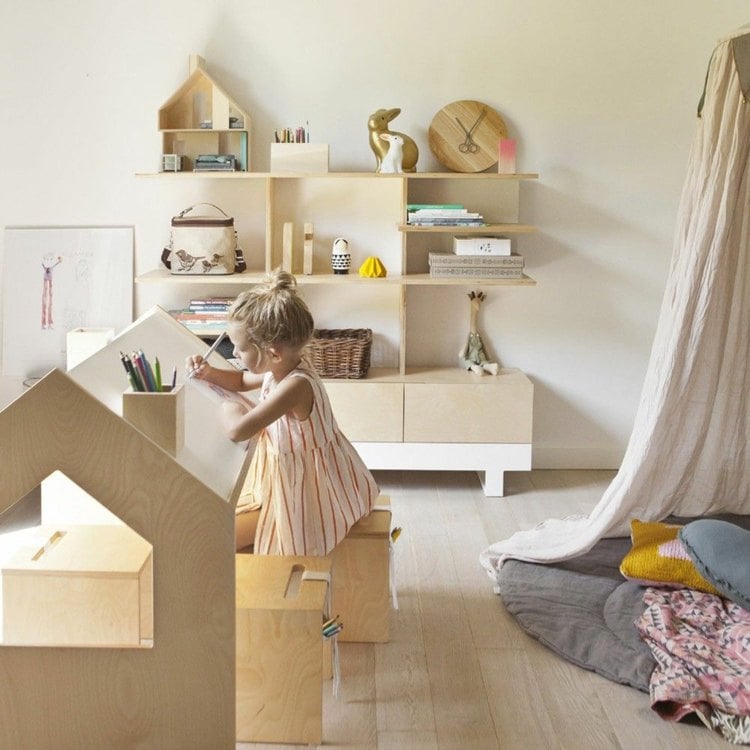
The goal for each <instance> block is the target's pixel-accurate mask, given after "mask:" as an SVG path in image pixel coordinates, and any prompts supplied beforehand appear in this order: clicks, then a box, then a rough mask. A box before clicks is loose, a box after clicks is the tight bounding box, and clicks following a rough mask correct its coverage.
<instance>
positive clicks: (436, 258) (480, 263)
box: [429, 253, 523, 279]
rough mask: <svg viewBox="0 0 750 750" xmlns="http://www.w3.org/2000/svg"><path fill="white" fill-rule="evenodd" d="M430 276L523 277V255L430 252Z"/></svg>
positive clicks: (443, 277) (440, 277)
mask: <svg viewBox="0 0 750 750" xmlns="http://www.w3.org/2000/svg"><path fill="white" fill-rule="evenodd" d="M429 263H430V276H431V277H433V278H436V279H447V278H453V277H461V276H464V277H471V278H480V279H520V278H522V277H523V256H522V255H518V254H517V253H512V254H511V255H499V254H482V255H465V254H456V253H430V255H429Z"/></svg>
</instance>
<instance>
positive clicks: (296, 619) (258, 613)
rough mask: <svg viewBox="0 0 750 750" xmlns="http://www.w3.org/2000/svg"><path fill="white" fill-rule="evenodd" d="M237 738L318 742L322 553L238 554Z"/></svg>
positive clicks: (326, 569) (324, 587) (326, 563)
mask: <svg viewBox="0 0 750 750" xmlns="http://www.w3.org/2000/svg"><path fill="white" fill-rule="evenodd" d="M236 560H237V563H236V564H237V580H236V590H237V593H236V600H237V653H236V663H237V741H238V742H272V743H307V744H320V743H321V742H322V737H323V678H324V666H323V665H324V659H323V656H324V652H323V634H322V626H323V621H324V615H325V600H326V594H327V591H328V583H327V582H326V581H308V580H302V575H303V574H304V572H305V571H315V572H318V573H325V574H328V575H330V573H331V561H330V560H329V559H328V558H327V557H291V556H290V557H286V556H280V555H247V554H238V555H236Z"/></svg>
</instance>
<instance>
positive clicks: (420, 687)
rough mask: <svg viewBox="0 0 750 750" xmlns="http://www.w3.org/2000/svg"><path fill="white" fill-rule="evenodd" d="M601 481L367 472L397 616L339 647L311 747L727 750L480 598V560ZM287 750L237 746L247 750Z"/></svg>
mask: <svg viewBox="0 0 750 750" xmlns="http://www.w3.org/2000/svg"><path fill="white" fill-rule="evenodd" d="M612 476H613V473H612V472H605V471H534V472H529V473H527V472H524V473H520V472H519V473H510V474H506V493H507V494H506V497H504V498H495V499H488V498H485V497H484V495H483V494H482V492H481V489H480V486H479V481H478V479H477V477H476V475H474V474H470V473H463V472H455V473H454V472H434V473H433V472H379V473H378V474H377V479H378V482H379V484H380V487H381V491H382V492H383V494H388V495H390V496H391V503H392V506H393V523H394V525H398V526H402V527H403V534H402V535H401V537H400V538H399V539H398V541H397V542H396V544H395V560H396V574H397V580H398V600H399V609H398V611H395V612H393V620H392V637H391V641H390V643H387V644H349V643H342V644H341V647H340V648H341V673H342V684H341V690H340V694H339V697H338V698H336V699H334V698H333V697H332V696H331V695H330V692H331V691H330V683H328V684H327V685H326V691H325V693H326V697H325V704H324V729H323V736H324V740H325V741H324V745H323V747H337V748H378V749H379V750H392V749H394V748H399V749H401V750H433V749H435V748H439V749H440V750H454V749H455V750H484V749H485V748H486V749H487V750H490V749H491V748H504V749H508V750H516V749H519V750H536V749H537V748H539V749H540V750H542V749H544V750H546V748H564V749H565V750H607V749H608V748H626V749H628V750H629V749H630V748H632V749H633V750H636V749H637V750H641V748H649V750H653V749H655V748H669V750H673V749H675V750H679V749H684V750H688V749H690V750H693V749H695V750H699V749H701V750H702V749H704V748H727V747H729V745H728V743H727V742H725V741H724V740H722V739H721V738H720V737H718V736H717V735H714V734H712V733H711V732H710V731H709V730H708V729H706V728H704V727H703V726H702V725H700V724H689V725H686V724H670V723H667V722H665V721H663V720H662V719H660V718H658V717H657V716H656V714H654V713H653V712H652V711H651V709H650V708H649V705H648V696H647V695H646V694H645V693H641V692H638V691H637V690H634V689H632V688H629V687H625V686H622V685H618V684H615V683H613V682H610V681H608V680H606V679H604V678H602V677H599V676H598V675H596V674H594V673H592V672H587V671H585V670H582V669H580V668H578V667H575V666H573V665H572V664H569V663H568V662H566V661H563V660H562V659H560V658H559V657H557V656H556V655H555V654H553V653H552V652H551V651H549V650H548V649H546V648H545V647H544V646H542V645H540V644H539V643H538V642H537V641H535V640H533V639H531V638H529V637H528V636H527V635H526V634H525V633H523V631H521V630H520V628H519V627H518V626H517V625H516V623H515V621H514V620H513V618H512V617H511V616H510V615H508V614H507V613H506V612H505V610H504V608H503V604H502V600H501V599H500V598H499V597H498V596H496V595H495V594H494V593H493V591H492V581H491V580H490V578H489V577H488V576H487V575H486V573H485V572H484V570H483V569H482V568H481V567H480V565H479V563H478V556H479V553H480V551H481V550H482V549H483V548H484V547H485V546H486V545H488V544H490V543H492V542H495V541H498V540H500V539H504V538H506V537H507V536H509V535H510V534H511V533H513V532H514V531H516V530H517V529H526V528H529V527H531V526H533V525H535V524H536V523H538V522H539V521H541V520H544V519H545V518H549V517H564V516H567V515H571V514H576V513H587V512H588V511H589V509H590V508H592V507H593V506H594V505H595V504H596V503H597V502H598V500H599V499H600V497H601V495H602V492H603V490H604V489H605V488H606V486H607V485H608V484H609V481H610V479H611V478H612ZM279 747H294V746H285V745H260V744H247V743H241V744H238V745H237V748H238V750H246V749H248V748H279Z"/></svg>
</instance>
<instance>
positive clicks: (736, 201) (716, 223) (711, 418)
mask: <svg viewBox="0 0 750 750" xmlns="http://www.w3.org/2000/svg"><path fill="white" fill-rule="evenodd" d="M749 44H750V27H744V28H743V29H741V30H740V31H739V32H737V33H736V34H734V35H731V36H729V37H727V38H725V39H723V40H720V41H719V43H718V45H717V46H716V48H715V49H714V52H713V55H712V57H711V62H710V64H709V70H708V76H707V79H706V88H705V94H704V98H703V101H702V106H701V112H700V119H699V120H698V125H697V132H696V134H695V138H694V141H693V144H692V148H691V152H690V158H689V162H688V170H687V178H686V180H685V185H684V188H683V192H682V198H681V202H680V208H679V212H678V217H677V229H676V232H675V239H674V246H673V254H672V261H671V266H670V270H669V275H668V279H667V287H666V291H665V294H664V299H663V302H662V308H661V312H660V317H659V322H658V326H657V330H656V336H655V339H654V343H653V347H652V350H651V359H650V361H649V366H648V370H647V373H646V379H645V383H644V387H643V392H642V394H641V400H640V404H639V407H638V411H637V414H636V418H635V423H634V427H633V433H632V435H631V437H630V441H629V443H628V447H627V450H626V453H625V457H624V459H623V463H622V466H621V468H620V471H619V472H618V473H617V476H616V477H615V478H614V480H613V481H612V483H611V485H610V486H609V487H608V489H607V490H606V492H605V494H604V496H603V497H602V499H601V500H600V502H599V503H598V504H597V506H596V507H595V508H594V510H593V511H592V512H591V514H590V515H589V516H587V517H584V518H580V517H579V518H567V519H550V520H548V521H545V522H544V523H543V524H541V525H540V526H539V527H537V528H535V529H532V530H529V531H523V532H519V533H517V534H515V535H514V536H512V537H510V538H509V539H506V540H504V541H500V542H497V543H496V544H493V545H491V546H490V547H488V548H487V549H486V550H485V551H484V552H483V553H482V555H481V562H482V564H483V565H484V566H485V568H486V569H487V571H488V573H489V574H490V576H492V577H495V576H498V575H499V574H500V568H501V565H502V562H503V560H505V559H507V558H509V557H512V558H516V559H520V560H529V561H536V562H554V561H558V560H565V559H569V558H571V557H575V556H577V555H579V554H582V553H584V552H586V551H588V550H589V549H590V548H591V547H592V546H593V545H594V544H595V543H596V542H597V541H598V540H599V539H601V538H602V537H605V536H625V535H627V534H628V533H629V524H630V520H631V519H632V518H640V519H644V520H658V519H662V518H664V517H665V516H667V515H669V514H672V513H674V514H678V515H683V516H688V517H694V516H701V515H705V514H708V513H719V512H734V513H750V443H749V440H748V438H749V437H750V413H749V412H748V400H749V398H750V396H749V392H750V371H749V370H748V356H749V355H750V295H749V292H750V262H749V261H748V251H749V250H750V175H748V150H749V149H750V110H749V109H748V106H750V105H748V104H747V103H746V100H745V96H744V94H743V82H744V84H745V86H744V88H745V90H747V82H748V80H750V55H748V54H746V53H747V50H748V45H749Z"/></svg>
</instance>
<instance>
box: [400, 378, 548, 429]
mask: <svg viewBox="0 0 750 750" xmlns="http://www.w3.org/2000/svg"><path fill="white" fill-rule="evenodd" d="M489 377H490V376H488V378H489ZM533 402H534V387H533V385H532V384H531V381H529V380H527V379H523V381H522V382H514V383H512V384H509V385H508V384H504V383H503V381H502V380H501V379H500V380H496V381H494V382H490V381H488V382H487V384H484V383H481V384H480V383H477V384H471V385H457V384H456V385H454V384H435V383H430V384H428V383H417V384H407V385H406V386H405V389H404V441H405V442H407V443H531V425H532V416H533Z"/></svg>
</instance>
